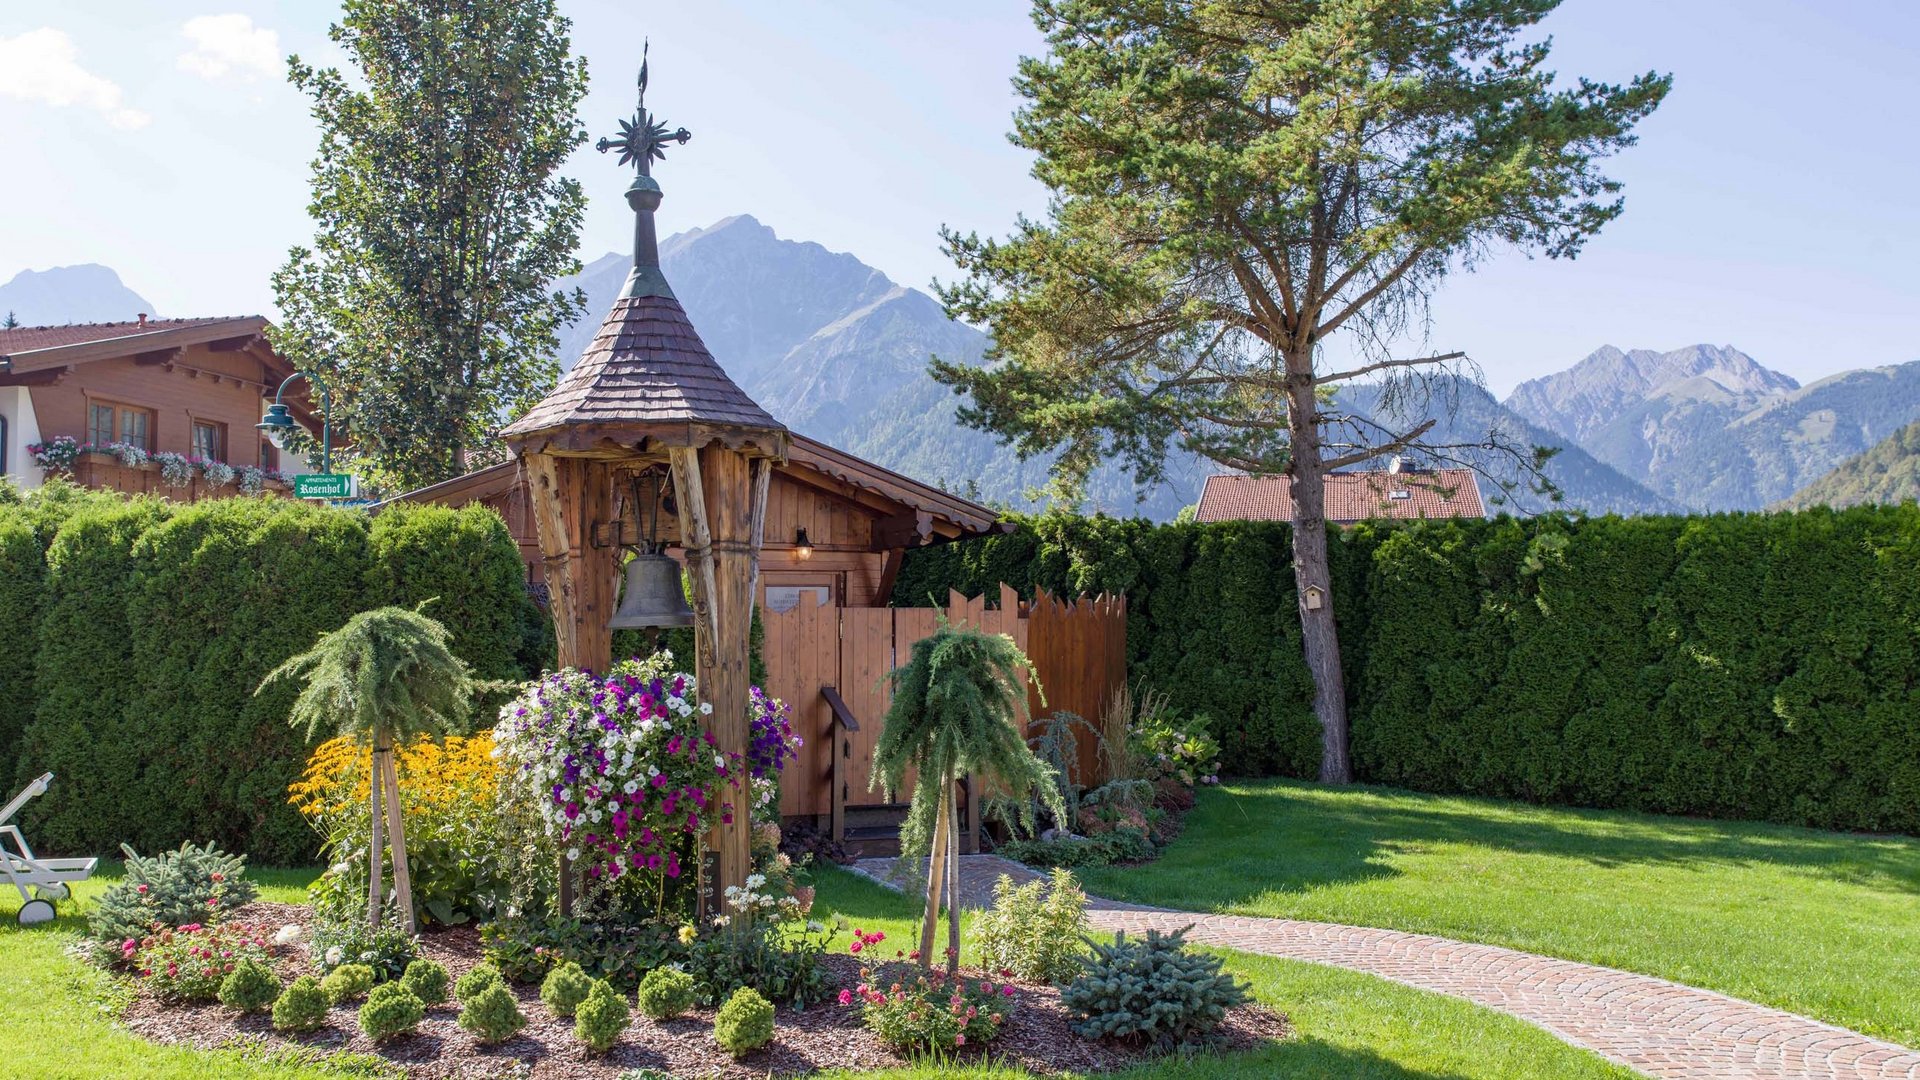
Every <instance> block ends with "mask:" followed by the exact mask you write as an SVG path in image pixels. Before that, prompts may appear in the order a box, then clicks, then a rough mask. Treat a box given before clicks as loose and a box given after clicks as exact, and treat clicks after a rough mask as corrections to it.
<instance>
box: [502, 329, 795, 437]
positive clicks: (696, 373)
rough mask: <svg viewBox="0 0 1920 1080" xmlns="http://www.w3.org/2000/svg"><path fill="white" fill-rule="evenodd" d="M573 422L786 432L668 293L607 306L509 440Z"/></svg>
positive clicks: (514, 427)
mask: <svg viewBox="0 0 1920 1080" xmlns="http://www.w3.org/2000/svg"><path fill="white" fill-rule="evenodd" d="M575 424H649V425H651V424H699V425H713V426H724V427H741V428H755V429H761V430H765V431H777V432H782V433H784V432H785V431H786V428H785V427H784V426H783V425H782V424H781V423H780V422H779V421H778V420H775V419H774V418H773V417H772V416H771V415H770V414H769V413H768V412H767V410H765V409H763V408H761V407H760V406H759V405H758V404H757V403H756V402H755V401H754V400H753V399H752V398H750V397H748V396H747V393H746V391H744V390H742V389H740V387H739V386H737V385H735V384H734V381H733V380H732V379H730V378H728V377H727V373H726V371H725V370H724V369H723V368H721V366H720V365H719V363H718V362H716V361H715V360H714V358H713V354H712V353H709V352H708V351H707V346H706V344H705V343H704V342H702V341H701V340H700V335H699V334H698V333H697V332H696V331H695V330H694V328H693V323H691V322H690V321H688V319H687V313H686V311H685V310H683V309H682V308H681V307H680V302H679V301H678V300H675V299H674V298H673V297H671V296H624V297H621V298H620V299H618V300H616V301H614V304H613V310H611V311H609V312H607V318H606V321H605V322H602V323H601V324H600V333H599V334H598V335H596V336H595V337H594V339H593V344H592V345H589V346H588V347H587V351H586V352H585V353H583V354H581V357H580V362H579V363H578V364H575V365H574V367H573V370H571V371H569V372H567V374H566V376H565V377H564V378H562V379H561V380H560V383H559V385H557V386H555V387H554V388H553V392H552V393H550V394H548V395H547V396H546V398H545V399H544V400H542V401H541V402H540V403H539V404H538V405H535V406H534V407H533V408H531V409H529V410H527V413H526V415H524V416H522V417H521V418H520V419H518V420H515V421H514V422H513V423H511V424H509V425H507V426H506V428H504V429H503V430H502V431H501V434H502V435H504V436H507V437H508V438H513V437H515V436H525V435H531V434H534V433H536V432H542V431H550V430H552V429H555V428H562V427H567V426H570V425H575Z"/></svg>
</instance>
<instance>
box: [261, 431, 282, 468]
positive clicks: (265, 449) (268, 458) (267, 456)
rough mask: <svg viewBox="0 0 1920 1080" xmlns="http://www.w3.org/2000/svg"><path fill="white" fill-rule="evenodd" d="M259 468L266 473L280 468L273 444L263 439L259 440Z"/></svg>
mask: <svg viewBox="0 0 1920 1080" xmlns="http://www.w3.org/2000/svg"><path fill="white" fill-rule="evenodd" d="M260 467H261V468H262V469H265V470H267V471H268V472H272V471H273V470H275V469H277V468H279V467H280V457H279V455H277V454H275V453H274V450H273V444H272V443H270V442H268V441H267V440H265V439H261V440H260Z"/></svg>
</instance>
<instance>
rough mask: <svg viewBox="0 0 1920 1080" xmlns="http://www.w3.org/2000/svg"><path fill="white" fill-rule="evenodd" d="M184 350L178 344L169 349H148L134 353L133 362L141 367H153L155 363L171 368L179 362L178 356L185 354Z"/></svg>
mask: <svg viewBox="0 0 1920 1080" xmlns="http://www.w3.org/2000/svg"><path fill="white" fill-rule="evenodd" d="M186 352H187V350H185V349H183V348H180V347H178V346H175V347H174V348H171V349H150V350H148V351H146V352H143V353H136V354H134V357H133V362H134V363H136V364H138V365H140V366H141V367H153V366H154V365H156V364H164V365H166V366H167V367H168V368H171V367H173V365H175V364H177V363H179V362H180V358H181V357H182V356H185V355H186Z"/></svg>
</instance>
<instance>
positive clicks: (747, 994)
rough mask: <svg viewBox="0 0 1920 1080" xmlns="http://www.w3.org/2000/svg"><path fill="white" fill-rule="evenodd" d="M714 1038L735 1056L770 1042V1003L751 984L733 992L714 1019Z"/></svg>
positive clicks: (771, 1006) (740, 1055)
mask: <svg viewBox="0 0 1920 1080" xmlns="http://www.w3.org/2000/svg"><path fill="white" fill-rule="evenodd" d="M713 1037H714V1040H715V1041H716V1042H718V1043H719V1044H720V1048H721V1049H723V1050H725V1051H726V1052H727V1053H729V1054H732V1055H733V1056H734V1057H736V1058H739V1057H745V1056H747V1055H748V1054H751V1053H753V1052H754V1051H755V1050H758V1049H760V1048H761V1047H763V1046H765V1045H767V1044H768V1043H770V1042H772V1041H773V1003H772V1002H770V1001H768V1000H767V999H766V998H764V997H761V996H760V992H759V991H758V990H755V989H754V988H752V987H750V986H743V987H741V988H740V989H738V990H735V991H734V992H733V996H732V997H730V998H728V999H727V1003H726V1004H725V1005H722V1006H720V1011H719V1012H718V1013H717V1014H715V1015H714V1018H713Z"/></svg>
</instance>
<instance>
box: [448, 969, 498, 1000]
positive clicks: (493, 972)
mask: <svg viewBox="0 0 1920 1080" xmlns="http://www.w3.org/2000/svg"><path fill="white" fill-rule="evenodd" d="M506 984H507V980H506V979H504V978H502V977H501V976H500V969H499V968H497V967H494V966H493V965H492V964H478V965H475V966H474V967H473V968H472V969H471V970H469V971H468V972H467V973H466V974H465V975H462V976H460V977H459V978H458V979H455V980H454V981H453V999H454V1000H455V1001H458V1002H459V1003H460V1004H462V1005H467V1004H471V1003H472V1001H473V999H474V998H475V997H478V996H479V995H481V994H483V993H485V992H486V991H487V990H488V989H489V988H491V987H495V986H505V985H506Z"/></svg>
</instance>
